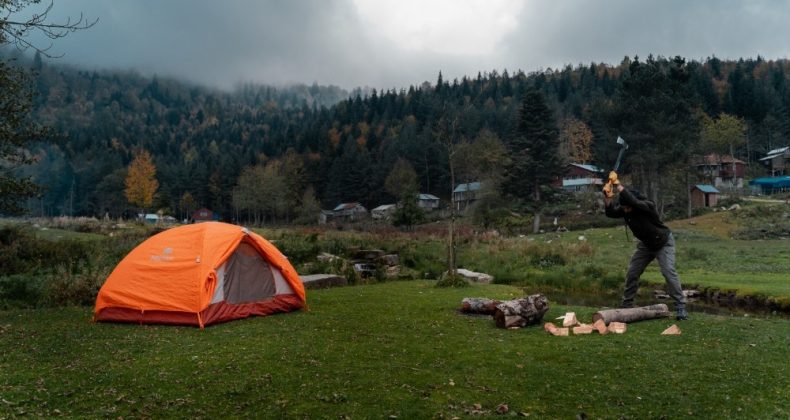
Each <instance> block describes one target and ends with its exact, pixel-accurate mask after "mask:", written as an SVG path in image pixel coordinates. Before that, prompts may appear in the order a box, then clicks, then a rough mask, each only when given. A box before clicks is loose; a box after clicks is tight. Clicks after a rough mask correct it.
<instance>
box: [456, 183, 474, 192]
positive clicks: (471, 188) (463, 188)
mask: <svg viewBox="0 0 790 420" xmlns="http://www.w3.org/2000/svg"><path fill="white" fill-rule="evenodd" d="M479 189H480V183H479V182H469V183H467V184H458V186H457V187H455V189H454V190H453V192H454V193H457V192H467V191H477V190H479Z"/></svg>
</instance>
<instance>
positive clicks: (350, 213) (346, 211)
mask: <svg viewBox="0 0 790 420" xmlns="http://www.w3.org/2000/svg"><path fill="white" fill-rule="evenodd" d="M332 215H333V217H334V218H335V219H339V220H344V221H353V220H359V219H362V218H364V217H366V216H367V215H368V209H366V208H365V207H364V206H363V205H362V204H360V203H356V202H354V203H342V204H338V205H337V207H335V208H334V209H332Z"/></svg>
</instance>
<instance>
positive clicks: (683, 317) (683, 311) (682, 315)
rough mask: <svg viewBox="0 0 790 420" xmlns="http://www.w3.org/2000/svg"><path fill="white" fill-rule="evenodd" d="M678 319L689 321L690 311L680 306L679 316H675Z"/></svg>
mask: <svg viewBox="0 0 790 420" xmlns="http://www.w3.org/2000/svg"><path fill="white" fill-rule="evenodd" d="M675 319H677V320H678V321H688V319H689V313H688V312H686V308H682V307H681V308H678V309H677V316H676V317H675Z"/></svg>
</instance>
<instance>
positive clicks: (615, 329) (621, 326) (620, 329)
mask: <svg viewBox="0 0 790 420" xmlns="http://www.w3.org/2000/svg"><path fill="white" fill-rule="evenodd" d="M627 328H628V324H626V323H624V322H610V323H609V327H608V329H609V332H612V333H615V334H622V333H624V332H625V330H626V329H627Z"/></svg>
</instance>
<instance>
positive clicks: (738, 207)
mask: <svg viewBox="0 0 790 420" xmlns="http://www.w3.org/2000/svg"><path fill="white" fill-rule="evenodd" d="M740 209H741V205H740V204H733V205H731V206H730V207H728V208H727V210H730V211H732V210H740Z"/></svg>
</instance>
